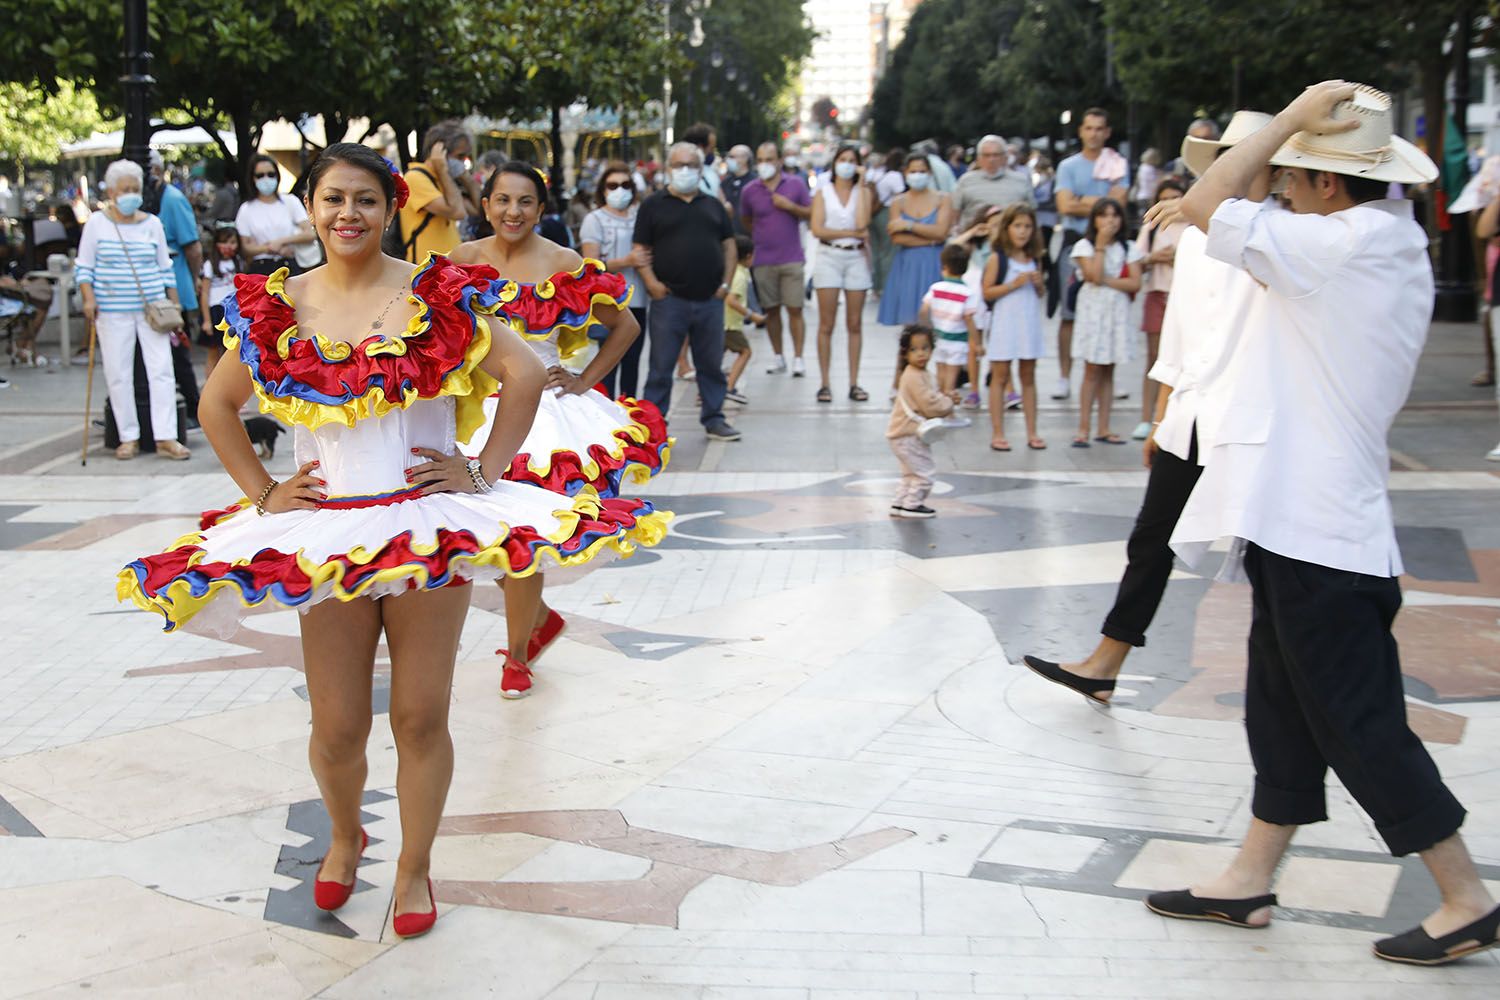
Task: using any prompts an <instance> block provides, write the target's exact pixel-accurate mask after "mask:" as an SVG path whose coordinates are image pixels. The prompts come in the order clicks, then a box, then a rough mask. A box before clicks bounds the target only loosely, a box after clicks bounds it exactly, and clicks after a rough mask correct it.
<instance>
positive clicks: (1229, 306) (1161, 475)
mask: <svg viewBox="0 0 1500 1000" xmlns="http://www.w3.org/2000/svg"><path fill="white" fill-rule="evenodd" d="M1270 120H1271V116H1270V115H1267V114H1263V113H1261V112H1259V111H1239V112H1236V113H1235V116H1234V120H1233V121H1232V122H1230V124H1229V128H1228V129H1227V130H1226V131H1225V133H1224V138H1223V139H1222V140H1219V139H1212V140H1209V139H1200V138H1198V137H1196V136H1192V135H1189V136H1188V137H1187V138H1186V139H1184V140H1183V143H1182V157H1183V160H1184V162H1186V163H1187V164H1188V166H1189V169H1191V170H1192V171H1193V173H1194V174H1195V175H1197V174H1202V173H1203V172H1204V171H1206V170H1207V169H1208V167H1209V165H1210V164H1212V163H1213V161H1214V157H1215V156H1217V155H1218V154H1219V152H1220V151H1222V150H1225V149H1228V148H1229V147H1231V146H1233V145H1234V144H1235V143H1237V142H1239V141H1240V140H1242V139H1244V138H1246V137H1248V136H1249V135H1251V134H1253V133H1254V132H1256V131H1258V130H1259V129H1261V128H1262V127H1264V126H1265V124H1266V123H1267V122H1269V121H1270ZM965 176H967V175H965ZM1270 187H1271V168H1270V166H1269V165H1267V166H1265V167H1263V168H1262V169H1261V172H1260V174H1259V175H1257V176H1256V179H1255V181H1254V183H1252V184H1251V185H1250V191H1249V197H1250V198H1251V199H1252V200H1255V201H1263V200H1265V199H1266V198H1267V197H1268V196H1269V194H1270ZM1162 224H1164V223H1158V226H1160V225H1162ZM1207 241H1208V238H1207V237H1206V236H1205V235H1204V233H1203V230H1201V229H1197V228H1189V229H1187V230H1186V231H1185V232H1184V233H1183V234H1182V237H1181V239H1180V240H1179V241H1178V244H1177V254H1176V256H1175V257H1174V259H1173V267H1175V268H1176V278H1175V284H1174V286H1173V289H1174V290H1173V292H1172V295H1171V296H1170V297H1168V299H1167V313H1166V317H1165V319H1164V320H1163V322H1162V337H1161V350H1160V352H1159V353H1158V356H1157V360H1156V364H1155V365H1154V366H1153V367H1152V369H1151V377H1152V378H1153V379H1155V380H1156V381H1157V382H1159V383H1161V391H1160V393H1159V394H1158V396H1157V400H1156V418H1157V419H1156V423H1155V424H1153V425H1152V431H1151V435H1150V436H1149V437H1148V438H1147V439H1146V445H1145V450H1144V457H1145V463H1146V465H1147V467H1149V468H1150V469H1151V476H1150V478H1149V479H1148V480H1147V481H1146V495H1145V497H1144V498H1142V500H1141V509H1140V513H1138V514H1137V515H1136V519H1135V527H1134V528H1132V529H1131V532H1130V541H1129V543H1128V544H1127V546H1126V554H1127V558H1128V562H1127V565H1126V567H1125V573H1124V575H1123V576H1122V577H1121V578H1120V586H1119V590H1118V591H1117V592H1116V594H1115V603H1114V605H1113V607H1111V608H1110V610H1109V613H1108V614H1107V615H1105V618H1104V626H1103V628H1101V629H1100V633H1101V636H1100V639H1099V643H1098V645H1097V646H1095V647H1094V651H1093V653H1091V654H1090V655H1089V657H1088V659H1086V660H1084V661H1083V662H1082V663H1054V662H1052V661H1050V660H1044V659H1042V658H1041V657H1039V656H1026V657H1024V662H1025V664H1026V666H1027V667H1029V668H1031V670H1032V671H1034V672H1035V673H1038V674H1040V675H1041V676H1043V677H1045V678H1046V679H1047V680H1050V681H1052V682H1053V683H1054V684H1061V685H1062V686H1063V687H1067V688H1070V689H1072V690H1074V691H1076V692H1078V693H1079V694H1081V695H1083V696H1084V697H1086V698H1091V699H1093V700H1094V701H1099V702H1105V703H1108V701H1109V700H1110V698H1111V697H1112V696H1113V694H1114V689H1115V678H1117V677H1119V675H1120V670H1121V669H1122V668H1123V667H1124V666H1125V658H1126V657H1127V656H1128V655H1129V654H1130V651H1131V650H1132V649H1135V648H1138V647H1140V646H1144V645H1145V644H1146V629H1147V628H1148V627H1149V626H1150V624H1151V619H1152V618H1154V617H1155V616H1156V609H1157V608H1158V607H1159V606H1160V604H1161V598H1162V594H1163V593H1165V591H1166V589H1167V580H1168V579H1169V578H1170V577H1171V575H1172V549H1171V546H1170V545H1169V544H1168V540H1169V539H1170V538H1171V535H1172V531H1173V529H1174V528H1175V527H1176V526H1177V519H1178V518H1179V517H1181V516H1182V509H1183V507H1184V506H1186V504H1187V502H1188V497H1189V496H1190V495H1191V494H1192V492H1193V487H1194V486H1195V485H1196V484H1197V482H1198V476H1199V474H1200V473H1201V472H1202V462H1203V459H1204V457H1205V454H1206V452H1207V451H1208V450H1209V449H1210V448H1211V447H1212V441H1213V431H1212V426H1211V418H1212V417H1213V416H1215V415H1216V412H1217V411H1216V410H1215V409H1214V408H1213V407H1212V406H1210V405H1209V402H1208V401H1209V400H1210V399H1212V398H1213V390H1212V387H1213V384H1214V383H1215V382H1216V381H1217V380H1218V378H1219V377H1220V376H1221V375H1222V374H1223V373H1224V371H1225V369H1226V368H1227V367H1228V365H1229V360H1230V358H1231V357H1232V356H1233V354H1234V350H1235V346H1236V345H1237V344H1238V343H1239V336H1240V331H1241V330H1242V329H1243V327H1244V319H1245V314H1246V312H1247V310H1248V308H1249V305H1250V302H1251V299H1252V297H1253V296H1254V294H1255V292H1256V290H1257V289H1258V288H1259V286H1258V285H1256V283H1255V281H1254V280H1253V279H1252V278H1251V277H1250V276H1249V275H1248V274H1246V273H1245V272H1244V271H1242V270H1240V269H1239V268H1237V267H1234V266H1232V265H1229V264H1225V263H1224V262H1222V261H1218V260H1214V259H1213V258H1212V257H1209V256H1208V254H1207ZM1200 411H1202V412H1201V413H1200Z"/></svg>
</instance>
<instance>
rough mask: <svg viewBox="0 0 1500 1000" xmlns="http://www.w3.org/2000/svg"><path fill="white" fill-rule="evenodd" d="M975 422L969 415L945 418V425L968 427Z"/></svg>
mask: <svg viewBox="0 0 1500 1000" xmlns="http://www.w3.org/2000/svg"><path fill="white" fill-rule="evenodd" d="M973 422H974V421H972V420H970V419H969V418H968V417H958V416H953V417H944V418H943V426H944V427H968V426H969V425H970V424H972V423H973Z"/></svg>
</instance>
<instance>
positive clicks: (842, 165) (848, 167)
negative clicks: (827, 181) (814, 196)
mask: <svg viewBox="0 0 1500 1000" xmlns="http://www.w3.org/2000/svg"><path fill="white" fill-rule="evenodd" d="M858 170H859V168H858V167H856V166H855V165H854V164H852V163H850V162H849V161H848V160H840V161H839V162H838V163H835V164H834V165H833V172H834V174H836V175H837V176H839V177H841V178H843V179H844V180H846V181H847V180H848V179H849V178H851V177H853V176H854V174H855V172H856V171H858Z"/></svg>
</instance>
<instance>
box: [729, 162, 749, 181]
mask: <svg viewBox="0 0 1500 1000" xmlns="http://www.w3.org/2000/svg"><path fill="white" fill-rule="evenodd" d="M749 171H750V168H749V167H747V166H745V164H744V163H742V162H740V161H739V160H737V159H735V160H730V161H729V172H730V173H732V174H734V176H736V177H743V176H745V174H747V173H749Z"/></svg>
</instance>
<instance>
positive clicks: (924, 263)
mask: <svg viewBox="0 0 1500 1000" xmlns="http://www.w3.org/2000/svg"><path fill="white" fill-rule="evenodd" d="M905 169H906V193H905V194H900V195H897V196H896V197H895V198H893V199H891V207H890V220H889V221H888V222H887V223H886V230H887V232H889V233H890V234H891V242H892V243H894V244H895V245H896V252H895V256H894V257H893V259H892V260H891V273H890V275H889V276H888V277H887V278H886V281H885V291H884V292H883V293H882V294H881V296H880V315H879V319H880V322H881V323H883V324H885V325H887V326H905V325H906V324H907V323H915V322H916V321H917V311H918V310H919V309H921V307H922V296H924V295H926V294H927V289H928V288H930V287H932V283H933V282H935V281H937V280H938V279H939V278H941V277H942V276H943V268H942V265H941V264H939V263H938V255H939V254H940V253H941V252H942V249H943V241H944V240H946V239H947V238H948V231H949V230H951V229H952V228H953V206H952V204H950V203H949V201H948V196H947V195H945V194H941V193H939V192H937V191H933V190H932V170H931V168H930V167H929V166H928V164H927V157H925V156H923V155H922V154H921V153H913V154H911V155H910V156H908V157H907V158H906V168H905Z"/></svg>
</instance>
